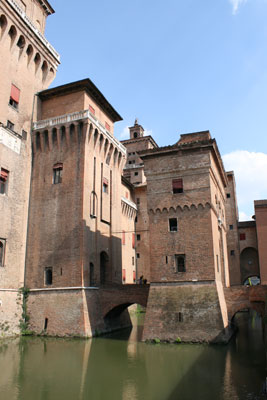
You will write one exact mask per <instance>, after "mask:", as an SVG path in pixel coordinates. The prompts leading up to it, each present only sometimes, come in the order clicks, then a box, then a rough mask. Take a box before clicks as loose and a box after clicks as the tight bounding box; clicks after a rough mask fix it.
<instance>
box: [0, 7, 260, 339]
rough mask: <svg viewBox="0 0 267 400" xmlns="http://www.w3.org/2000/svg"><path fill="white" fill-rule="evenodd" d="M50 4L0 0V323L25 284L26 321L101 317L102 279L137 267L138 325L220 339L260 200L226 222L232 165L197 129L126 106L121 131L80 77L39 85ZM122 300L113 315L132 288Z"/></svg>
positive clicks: (52, 68) (53, 57)
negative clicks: (247, 214) (175, 130)
mask: <svg viewBox="0 0 267 400" xmlns="http://www.w3.org/2000/svg"><path fill="white" fill-rule="evenodd" d="M53 12H54V10H53V8H52V7H51V5H50V4H49V3H48V1H47V0H23V1H22V0H4V1H2V2H1V4H0V55H1V60H4V62H1V64H0V76H1V77H2V90H1V97H0V169H1V176H0V215H1V219H0V221H1V222H0V332H1V334H2V335H13V334H19V333H20V325H21V309H22V296H21V290H20V288H23V287H24V288H28V289H29V293H28V297H27V310H28V311H27V312H28V313H29V317H30V320H29V323H28V325H29V329H31V330H32V331H34V332H35V333H41V332H46V333H47V334H51V335H77V336H92V335H94V334H95V333H96V332H101V331H105V330H107V329H108V327H107V326H106V325H105V321H104V319H105V315H104V314H103V312H102V311H103V310H102V308H103V304H102V303H101V301H102V300H101V293H102V292H101V288H109V287H110V288H111V287H117V288H118V290H121V289H120V287H121V285H122V284H125V287H126V286H127V284H128V285H133V284H135V283H137V282H138V278H139V277H140V276H143V278H145V279H146V280H147V282H148V283H149V284H150V287H149V285H141V286H147V288H144V290H145V291H146V296H147V295H148V301H147V315H146V323H145V329H144V339H150V338H153V337H160V338H162V339H163V340H164V339H170V340H174V339H175V338H176V337H177V336H179V337H181V338H182V339H183V340H189V341H191V340H195V341H198V340H206V341H213V340H214V339H215V338H217V339H218V341H220V340H227V339H228V338H229V337H230V334H231V333H230V326H229V315H228V310H227V301H226V298H225V288H229V287H232V286H237V285H242V284H243V283H244V282H245V281H246V279H247V278H248V277H251V276H257V277H260V279H261V283H262V284H263V285H265V284H266V283H267V248H266V246H265V241H266V239H265V238H266V235H267V200H259V201H255V219H254V221H248V222H238V211H237V202H236V194H235V180H234V173H233V172H226V171H225V170H224V166H223V163H222V160H221V156H220V153H219V150H218V147H217V144H216V141H215V139H213V138H212V137H211V135H210V132H209V131H204V132H196V133H191V134H184V135H181V137H180V139H179V140H178V142H177V143H176V144H174V145H172V146H166V147H158V145H157V144H156V142H155V141H154V139H153V138H152V137H151V136H145V135H144V129H143V127H142V125H140V124H139V123H138V121H137V120H136V121H135V123H134V125H133V126H132V127H130V129H129V130H130V138H129V139H128V140H123V141H122V142H120V141H118V140H117V139H116V138H115V137H114V134H113V131H114V123H115V122H117V121H120V120H121V119H122V118H121V116H120V115H119V114H118V112H117V111H116V110H115V109H114V108H113V107H112V105H111V104H110V103H109V102H108V100H107V99H106V98H105V97H104V96H103V94H102V93H101V92H100V91H99V89H98V88H97V87H96V86H95V85H94V84H93V82H92V81H91V80H90V79H84V80H81V81H78V82H73V83H69V84H65V85H62V86H59V87H55V88H52V89H48V87H49V85H50V84H51V82H52V81H53V79H54V78H55V74H56V71H57V67H58V65H59V63H60V58H59V55H58V53H57V52H56V50H55V49H54V48H53V47H52V46H51V44H50V43H49V42H48V41H47V40H46V38H45V37H44V30H45V22H46V18H47V17H48V16H49V15H50V14H52V13H53ZM3 77H4V78H3ZM136 286H137V285H136ZM140 289H141V287H140ZM110 290H111V289H110ZM114 293H115V292H114ZM138 296H139V294H138ZM121 301H122V302H123V307H122V308H121V309H119V310H120V311H123V312H122V313H121V316H120V321H119V322H118V325H117V326H116V327H118V326H119V325H120V324H121V325H123V324H126V323H127V315H126V312H125V311H124V310H125V307H126V306H127V305H129V304H131V302H132V301H134V300H128V301H126V300H125V299H124V300H121ZM119 314H120V312H118V315H119ZM24 318H25V315H24ZM109 328H110V326H109Z"/></svg>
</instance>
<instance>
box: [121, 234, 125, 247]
mask: <svg viewBox="0 0 267 400" xmlns="http://www.w3.org/2000/svg"><path fill="white" fill-rule="evenodd" d="M121 242H122V244H125V231H122V239H121Z"/></svg>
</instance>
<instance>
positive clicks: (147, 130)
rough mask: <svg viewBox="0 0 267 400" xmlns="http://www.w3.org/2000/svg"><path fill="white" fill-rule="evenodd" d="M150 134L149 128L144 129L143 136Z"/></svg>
mask: <svg viewBox="0 0 267 400" xmlns="http://www.w3.org/2000/svg"><path fill="white" fill-rule="evenodd" d="M149 135H150V136H152V130H151V129H144V136H149Z"/></svg>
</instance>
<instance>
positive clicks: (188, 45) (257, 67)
mask: <svg viewBox="0 0 267 400" xmlns="http://www.w3.org/2000/svg"><path fill="white" fill-rule="evenodd" d="M68 3H69V4H70V5H68ZM51 5H52V6H53V7H54V8H55V11H56V14H54V15H53V16H50V17H49V18H48V21H47V27H46V37H47V38H48V40H49V41H50V42H51V44H52V45H53V46H54V47H55V48H56V50H57V51H58V52H59V53H60V54H61V63H62V64H61V66H60V67H59V69H58V73H57V77H56V79H55V81H54V82H53V86H57V85H61V84H64V83H67V82H71V81H75V80H79V79H83V78H86V77H89V78H90V79H91V80H92V81H93V82H94V83H95V84H96V86H97V87H98V88H99V89H100V90H101V91H102V93H103V94H104V95H105V97H106V98H107V99H108V100H109V101H110V102H111V104H112V105H113V106H114V107H115V108H116V110H117V111H118V112H119V113H120V114H121V116H122V117H123V121H122V122H119V123H117V124H116V125H117V126H116V129H115V136H116V137H117V138H118V139H125V138H126V136H125V135H126V134H127V126H130V125H132V124H133V122H134V119H135V118H136V117H138V119H139V122H140V123H141V124H142V125H143V126H144V128H145V129H146V130H147V133H149V134H152V135H153V137H154V139H155V140H156V142H157V143H158V144H159V145H160V146H164V145H168V144H173V143H175V142H176V141H177V140H178V139H179V135H180V134H181V133H188V132H195V131H200V130H206V129H209V130H210V132H211V135H212V136H213V137H215V138H216V140H217V143H218V146H219V149H220V152H221V154H222V156H223V160H224V164H225V168H226V169H227V170H232V169H233V170H234V171H235V175H236V181H237V194H238V203H239V211H240V217H241V219H246V218H248V217H250V216H251V215H252V214H253V199H259V198H267V110H266V108H267V23H266V21H267V0H202V1H199V0H186V1H182V0H165V1H164V2H163V1H159V0H153V1H152V0H113V1H110V0H99V1H90V0H76V2H67V1H62V0H51Z"/></svg>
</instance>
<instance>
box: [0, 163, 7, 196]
mask: <svg viewBox="0 0 267 400" xmlns="http://www.w3.org/2000/svg"><path fill="white" fill-rule="evenodd" d="M8 176H9V171H7V170H6V169H4V168H1V173H0V194H7V186H8Z"/></svg>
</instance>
